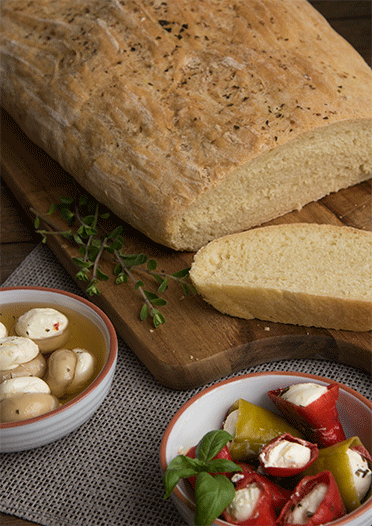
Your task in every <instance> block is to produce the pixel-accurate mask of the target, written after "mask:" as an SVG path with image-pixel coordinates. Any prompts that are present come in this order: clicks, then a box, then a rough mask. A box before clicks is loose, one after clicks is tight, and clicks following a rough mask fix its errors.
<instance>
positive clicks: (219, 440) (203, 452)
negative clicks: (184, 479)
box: [195, 429, 233, 462]
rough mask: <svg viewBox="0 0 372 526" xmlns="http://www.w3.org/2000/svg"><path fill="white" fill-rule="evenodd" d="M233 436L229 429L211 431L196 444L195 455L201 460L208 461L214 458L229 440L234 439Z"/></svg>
mask: <svg viewBox="0 0 372 526" xmlns="http://www.w3.org/2000/svg"><path fill="white" fill-rule="evenodd" d="M232 439H233V437H232V436H231V435H230V433H228V432H227V431H223V430H222V429H218V430H217V431H209V433H207V434H206V435H204V436H203V438H202V439H201V440H200V442H199V443H198V445H197V446H196V450H195V456H196V458H198V459H199V460H202V461H204V462H208V460H212V458H214V457H215V456H216V455H217V453H219V452H220V451H221V449H222V448H223V447H224V446H226V444H227V442H229V440H232Z"/></svg>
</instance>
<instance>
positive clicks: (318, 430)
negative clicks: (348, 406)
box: [267, 382, 345, 447]
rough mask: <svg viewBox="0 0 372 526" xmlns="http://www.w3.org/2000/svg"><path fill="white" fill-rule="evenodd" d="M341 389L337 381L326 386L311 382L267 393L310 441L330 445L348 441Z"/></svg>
mask: <svg viewBox="0 0 372 526" xmlns="http://www.w3.org/2000/svg"><path fill="white" fill-rule="evenodd" d="M338 392H339V387H338V384H337V383H334V384H330V385H327V386H324V385H321V384H316V383H312V382H308V383H301V384H294V385H290V386H288V387H284V388H279V389H274V390H273V391H269V392H268V393H267V394H268V396H269V397H270V399H271V400H272V401H273V402H274V404H275V405H276V407H277V408H278V409H279V410H280V411H281V412H282V414H283V415H284V416H285V417H286V419H287V420H288V421H289V422H291V423H292V424H294V425H296V426H297V427H298V428H299V429H301V431H302V432H303V433H304V435H305V436H306V437H307V438H308V440H310V442H314V443H317V444H318V446H319V447H328V446H331V445H332V444H336V443H337V442H341V441H342V440H345V434H344V431H343V428H342V424H341V422H340V419H339V416H338V411H337V407H336V402H337V399H338Z"/></svg>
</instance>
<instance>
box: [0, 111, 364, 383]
mask: <svg viewBox="0 0 372 526" xmlns="http://www.w3.org/2000/svg"><path fill="white" fill-rule="evenodd" d="M2 123H3V133H2V154H1V156H2V157H1V162H2V166H3V177H4V179H5V181H6V183H7V184H8V185H9V187H10V189H11V190H12V192H13V193H14V195H15V196H16V197H17V199H18V201H19V202H20V203H21V204H22V206H23V207H24V209H25V211H26V212H28V213H29V214H30V212H29V211H30V209H31V208H33V209H35V210H37V211H38V212H39V213H40V214H46V212H47V211H48V210H49V208H50V205H51V204H52V203H57V202H59V199H60V197H62V196H64V195H70V196H73V195H74V194H75V191H76V189H75V185H74V182H73V180H72V178H71V177H70V176H69V175H68V174H67V173H66V172H65V171H64V170H62V168H61V167H60V166H59V165H58V164H57V163H55V162H54V161H53V160H52V159H51V158H50V157H49V156H48V155H47V154H45V152H44V151H42V150H41V149H40V148H38V147H37V146H35V145H34V144H33V143H32V142H31V141H29V140H28V139H27V137H26V136H25V135H24V134H23V133H22V132H21V130H20V129H19V127H18V126H17V125H16V124H15V122H14V121H13V120H12V119H11V118H10V117H9V116H8V115H7V114H6V113H5V112H3V115H2ZM370 207H371V183H370V181H369V182H365V183H362V184H360V185H357V186H355V187H352V188H349V189H346V190H343V191H340V192H338V193H337V194H331V195H329V196H327V197H326V198H324V199H323V200H321V201H319V202H316V203H310V204H309V205H307V206H306V207H304V208H303V209H302V210H301V211H299V212H293V213H291V214H287V215H286V216H284V217H282V218H280V219H277V220H275V221H272V222H271V223H270V224H278V223H282V222H287V223H291V222H299V221H304V222H317V223H330V224H335V225H342V224H346V225H349V226H354V227H357V228H362V229H367V230H372V226H371V214H370ZM30 215H32V214H30ZM30 219H31V217H30ZM52 220H53V222H54V223H55V224H56V226H57V227H58V228H60V229H61V230H63V229H66V225H65V224H64V222H63V221H62V220H60V219H59V216H58V215H56V217H53V218H52ZM121 223H122V222H121V221H120V220H118V219H116V218H115V217H113V218H112V224H111V225H110V227H112V226H115V225H118V224H121ZM124 239H125V250H126V251H127V253H128V254H133V253H141V252H143V253H145V254H147V255H148V256H149V257H151V258H152V257H153V258H156V260H157V261H158V263H159V268H160V269H163V270H164V271H165V272H167V273H171V272H174V271H176V270H181V269H183V268H185V267H188V266H189V265H190V264H191V261H192V258H193V254H190V253H179V252H174V251H172V250H170V249H167V248H164V247H162V246H160V245H156V244H155V243H153V242H152V241H150V240H149V239H148V238H146V237H145V236H143V235H142V234H140V233H138V232H137V231H135V230H134V229H132V228H131V227H129V226H126V230H125V234H124ZM48 240H49V241H48V244H49V246H50V247H51V249H52V250H53V252H54V253H55V254H56V256H57V257H58V259H59V260H60V261H61V263H62V264H63V266H64V267H65V268H66V269H67V271H68V272H69V273H70V274H71V276H72V277H74V276H75V274H76V271H77V269H76V267H75V265H74V264H73V262H72V258H73V257H77V256H79V253H78V249H77V247H75V246H73V245H72V244H70V243H69V242H68V241H67V240H66V239H64V238H63V237H52V236H49V237H48ZM112 268H113V265H112V263H111V262H109V261H105V262H103V264H102V270H103V271H104V272H106V273H107V274H112ZM78 284H79V285H80V286H82V288H83V289H84V288H85V283H84V282H78ZM153 285H154V290H156V288H157V287H156V282H154V284H153ZM100 290H101V292H102V294H101V295H100V296H97V297H94V298H93V300H94V301H95V302H96V303H97V304H98V305H99V306H100V307H101V308H102V309H103V310H104V311H105V312H106V313H107V314H108V315H109V317H110V318H111V319H112V320H113V322H114V324H115V327H116V329H117V331H118V333H119V334H120V336H121V337H122V338H123V339H124V341H125V342H126V343H127V344H128V345H129V346H130V347H131V349H132V350H133V351H134V352H135V353H136V354H137V356H138V357H139V358H140V360H141V361H142V362H143V363H144V364H145V365H146V367H147V368H148V369H149V370H150V371H151V373H152V374H153V375H154V376H155V378H157V379H158V380H159V381H160V382H161V383H162V384H164V385H166V386H168V387H171V388H174V389H188V388H192V387H197V386H200V385H203V384H205V383H207V382H209V381H211V380H216V379H218V378H221V377H223V376H226V375H228V374H230V373H231V372H235V371H238V370H240V369H242V368H244V367H249V366H252V365H256V364H258V363H262V362H268V361H272V360H278V359H289V358H293V357H296V358H309V357H315V356H318V357H319V356H321V357H324V358H327V359H332V360H339V361H342V362H344V363H350V364H353V365H356V366H358V367H361V368H363V369H366V370H370V366H371V335H370V333H350V332H345V331H327V330H323V329H316V328H304V327H297V326H292V325H284V324H275V323H268V322H264V321H258V320H241V319H238V318H231V317H229V316H225V315H222V314H220V313H219V312H217V311H216V310H215V309H213V308H212V307H211V306H209V305H207V304H206V303H205V302H204V301H203V300H202V299H201V297H199V296H193V295H189V296H185V297H184V296H183V294H182V290H181V289H180V288H178V287H177V286H176V285H175V284H173V283H172V284H171V285H170V287H169V290H168V291H167V301H168V303H167V305H166V306H165V307H163V308H162V311H163V313H164V315H165V317H166V323H165V325H163V326H161V327H160V328H158V329H156V330H155V329H153V327H152V325H151V322H150V321H149V320H148V321H144V322H143V321H140V319H139V311H140V308H141V306H142V300H141V297H140V296H139V294H138V292H136V291H135V290H134V289H133V287H131V286H129V285H126V284H125V285H121V286H118V285H116V284H115V283H114V281H113V280H109V281H107V282H102V284H100ZM351 349H352V350H353V353H352V354H351V353H350V350H351Z"/></svg>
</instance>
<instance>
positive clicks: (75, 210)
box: [31, 195, 196, 328]
mask: <svg viewBox="0 0 372 526" xmlns="http://www.w3.org/2000/svg"><path fill="white" fill-rule="evenodd" d="M56 211H58V212H59V213H60V216H61V218H62V219H63V220H64V221H65V222H66V223H67V224H68V227H69V228H68V229H66V230H61V229H59V228H58V227H57V226H56V225H55V224H54V223H53V222H52V221H51V220H50V218H49V216H51V215H52V214H53V213H54V212H56ZM31 212H32V213H33V214H34V215H35V220H34V227H35V229H36V232H37V233H38V234H40V235H41V236H42V242H43V243H46V241H47V237H48V236H50V235H52V236H63V237H64V238H66V239H68V240H69V241H71V242H73V243H75V244H76V245H77V247H78V251H79V257H73V258H72V261H73V262H74V264H75V265H76V266H77V267H78V271H77V273H76V275H75V277H76V279H77V280H79V281H84V282H87V287H86V289H85V291H86V293H87V294H89V295H90V296H95V295H99V294H100V290H99V282H101V281H107V280H109V279H110V277H109V276H108V275H107V274H106V273H105V272H104V271H103V270H102V268H101V266H100V263H101V261H102V260H103V259H104V258H106V259H107V257H108V258H110V260H111V261H112V262H113V264H114V267H113V276H114V279H115V283H116V284H118V285H119V284H121V283H128V282H129V281H130V282H131V283H132V284H133V287H134V289H135V290H136V291H138V292H139V294H140V296H141V298H142V302H143V303H142V307H141V309H140V312H139V318H140V319H141V320H142V321H144V320H146V319H147V318H148V317H150V318H152V323H153V326H154V327H155V328H157V327H159V326H160V325H162V324H164V323H165V317H164V314H163V313H162V312H160V310H159V307H163V306H164V305H166V304H167V301H166V300H165V299H164V298H162V297H160V294H163V293H164V292H165V291H166V290H167V289H168V286H169V283H170V281H175V282H176V283H177V284H179V285H180V286H181V288H182V290H183V294H184V295H185V296H186V295H188V294H190V293H191V294H196V290H195V288H194V286H193V285H192V284H191V282H190V281H189V280H188V278H189V269H188V268H185V269H182V270H179V271H176V272H173V273H171V274H167V273H166V272H164V271H163V270H161V271H159V270H158V263H157V261H156V260H155V259H154V258H149V257H148V256H147V255H146V254H143V253H140V254H126V253H125V252H124V250H123V248H124V238H123V236H122V234H123V231H124V229H123V227H122V226H115V227H114V228H113V229H112V230H111V231H108V230H107V228H106V227H105V224H104V220H107V219H108V218H109V215H110V214H109V213H108V212H104V213H100V205H99V204H98V203H97V202H96V201H95V200H89V199H88V197H87V196H86V195H82V196H80V197H79V198H78V199H76V200H75V199H73V198H71V197H61V198H60V201H59V203H57V204H53V205H52V206H51V207H50V209H49V210H48V212H47V214H46V215H41V214H40V213H39V212H37V211H36V210H34V209H32V208H31ZM41 221H42V222H43V223H45V225H47V226H48V227H49V228H48V229H42V228H40V224H41ZM138 273H140V274H142V276H141V278H142V279H138V278H137V275H136V274H138ZM145 276H146V277H151V278H153V279H154V280H155V281H156V282H157V288H156V291H155V290H148V288H147V287H146V286H145V281H144V280H145Z"/></svg>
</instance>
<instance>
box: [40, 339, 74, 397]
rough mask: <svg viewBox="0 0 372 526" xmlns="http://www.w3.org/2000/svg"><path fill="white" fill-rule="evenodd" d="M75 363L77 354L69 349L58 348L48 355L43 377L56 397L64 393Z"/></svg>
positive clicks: (71, 376)
mask: <svg viewBox="0 0 372 526" xmlns="http://www.w3.org/2000/svg"><path fill="white" fill-rule="evenodd" d="M76 363H77V355H76V354H75V353H74V352H73V351H70V350H69V349H59V350H57V351H54V353H52V354H51V356H50V357H49V359H48V369H47V372H46V375H45V378H44V379H45V381H46V382H47V384H48V385H49V387H50V390H51V392H52V394H54V395H55V396H57V397H58V398H60V397H62V396H64V395H65V393H66V389H67V386H68V385H69V384H70V383H71V382H72V380H73V378H74V374H75V368H76Z"/></svg>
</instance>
